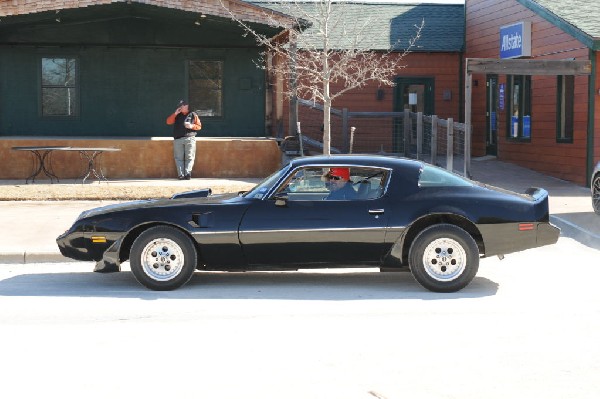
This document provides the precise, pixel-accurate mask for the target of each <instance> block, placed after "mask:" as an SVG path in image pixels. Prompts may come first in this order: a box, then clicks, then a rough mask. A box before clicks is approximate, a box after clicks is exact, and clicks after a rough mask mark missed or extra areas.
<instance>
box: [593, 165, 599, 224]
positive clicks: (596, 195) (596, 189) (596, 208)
mask: <svg viewBox="0 0 600 399" xmlns="http://www.w3.org/2000/svg"><path fill="white" fill-rule="evenodd" d="M592 207H593V208H594V212H596V214H597V215H600V175H599V176H596V177H595V178H594V181H593V182H592Z"/></svg>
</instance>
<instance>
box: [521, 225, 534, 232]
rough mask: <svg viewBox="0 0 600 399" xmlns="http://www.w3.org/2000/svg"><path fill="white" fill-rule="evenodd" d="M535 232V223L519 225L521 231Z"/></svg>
mask: <svg viewBox="0 0 600 399" xmlns="http://www.w3.org/2000/svg"><path fill="white" fill-rule="evenodd" d="M530 230H533V223H519V231H530Z"/></svg>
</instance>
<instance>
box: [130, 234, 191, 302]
mask: <svg viewBox="0 0 600 399" xmlns="http://www.w3.org/2000/svg"><path fill="white" fill-rule="evenodd" d="M197 257H198V255H197V251H196V247H195V246H194V243H193V242H192V239H191V238H190V237H189V236H188V235H186V234H185V233H184V232H182V231H181V230H178V229H176V228H174V227H169V226H157V227H152V228H149V229H148V230H146V231H144V232H143V233H142V234H140V235H139V236H138V237H137V238H136V239H135V241H134V242H133V245H132V247H131V253H130V256H129V263H130V266H131V272H132V273H133V275H134V276H135V278H136V280H137V281H138V282H139V283H140V284H142V285H143V286H145V287H147V288H150V289H152V290H155V291H169V290H174V289H176V288H179V287H181V286H182V285H184V284H185V283H187V282H188V281H189V280H190V278H191V277H192V274H194V271H195V270H196V264H197Z"/></svg>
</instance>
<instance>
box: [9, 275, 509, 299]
mask: <svg viewBox="0 0 600 399" xmlns="http://www.w3.org/2000/svg"><path fill="white" fill-rule="evenodd" d="M497 291H498V284H497V283H495V282H493V281H490V280H489V279H486V278H483V277H475V279H474V280H473V281H472V282H471V284H469V286H467V287H466V288H464V289H463V290H461V291H459V292H455V293H449V294H441V293H435V292H430V291H427V290H426V289H424V288H422V287H421V286H420V285H419V284H418V283H417V282H416V281H415V280H414V279H413V277H412V275H411V274H410V273H380V272H351V273H317V272H296V273H293V272H292V273H279V272H273V273H270V272H247V273H241V272H240V273H226V272H196V273H195V274H194V275H193V276H192V279H191V280H190V281H189V282H188V283H187V284H186V285H185V286H183V287H182V288H179V289H177V290H175V291H167V292H157V291H151V290H148V289H146V288H145V287H143V286H141V285H140V284H138V283H137V281H136V280H135V278H134V277H133V274H131V272H129V271H123V272H120V273H112V274H98V273H93V272H89V273H86V272H71V273H42V274H22V275H18V276H14V277H9V278H7V279H5V280H2V281H0V296H36V297H40V296H45V297H74V298H75V297H77V298H89V297H94V298H97V297H100V298H102V297H105V298H139V299H144V300H156V299H253V300H256V299H265V300H272V299H278V300H280V299H284V300H308V301H310V300H319V301H322V300H328V301H340V300H343V301H348V300H381V299H422V300H437V299H462V298H479V297H486V296H491V295H495V294H496V292H497Z"/></svg>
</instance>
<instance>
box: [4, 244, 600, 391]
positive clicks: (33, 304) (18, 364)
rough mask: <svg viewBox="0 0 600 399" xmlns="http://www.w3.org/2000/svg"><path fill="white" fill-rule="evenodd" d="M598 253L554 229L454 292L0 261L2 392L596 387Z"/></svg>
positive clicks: (368, 277) (292, 276) (599, 366)
mask: <svg viewBox="0 0 600 399" xmlns="http://www.w3.org/2000/svg"><path fill="white" fill-rule="evenodd" d="M599 255H600V251H598V250H596V249H593V248H590V247H588V246H584V245H581V244H580V243H578V242H577V241H575V240H572V239H569V238H561V239H560V240H559V242H558V244H557V245H554V246H549V247H543V248H538V249H533V250H528V251H524V252H521V253H517V254H512V255H508V256H507V257H506V258H505V259H504V260H503V261H500V260H498V259H497V258H490V259H485V260H483V261H482V262H481V266H480V271H479V273H478V276H477V277H476V278H475V279H474V280H473V282H472V283H471V284H470V285H469V286H468V287H467V288H465V289H464V290H462V291H460V292H458V293H453V294H436V293H431V292H428V291H425V290H423V289H422V288H421V287H420V286H419V285H418V284H417V283H416V282H415V281H414V280H413V278H412V277H411V275H410V274H407V273H394V274H389V273H378V272H374V271H373V270H370V269H366V270H342V271H338V272H291V273H207V272H201V273H196V275H195V276H194V277H193V279H192V280H191V281H190V283H189V284H187V285H186V286H184V287H183V288H182V289H180V290H177V291H173V292H152V291H148V290H146V289H145V288H143V287H141V286H140V285H138V283H137V282H136V281H135V280H134V278H133V276H132V275H131V273H129V272H122V273H116V274H110V275H101V274H97V273H92V272H91V270H92V267H93V265H92V264H90V263H79V262H71V263H67V262H65V263H57V264H53V263H50V264H49V263H43V264H40V263H37V264H36V263H32V264H0V326H1V327H0V354H1V356H2V361H1V362H0V380H1V383H0V396H1V397H4V398H11V399H16V398H36V397H55V396H56V397H58V396H59V395H60V397H62V398H107V397H111V398H126V397H127V398H131V397H138V398H139V397H145V398H158V397H172V398H178V399H179V398H210V399H219V398H261V399H265V398H267V399H268V398H286V399H287V398H302V399H309V398H327V399H331V398H340V399H342V398H343V399H352V398H364V399H368V398H386V399H401V398H402V399H403V398H410V399H418V398H436V399H437V398H460V399H469V398H473V399H482V398H486V399H494V398H498V399H507V398H511V399H515V398H527V399H530V398H544V399H553V398H556V399H559V398H560V399H564V398H569V399H577V398H590V399H591V398H598V397H600V382H599V381H600V380H599V379H598V375H600V340H599V339H598V332H599V331H600V290H599V289H598V281H600V268H599V267H598V259H599Z"/></svg>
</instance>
